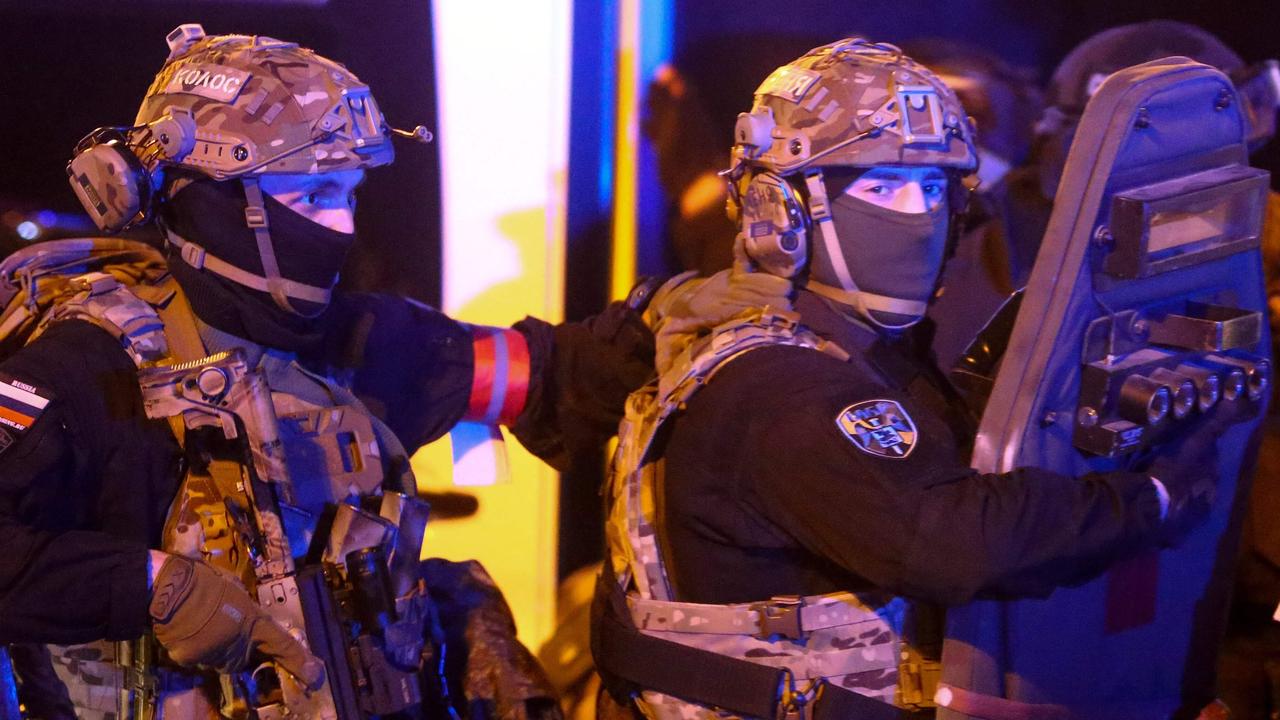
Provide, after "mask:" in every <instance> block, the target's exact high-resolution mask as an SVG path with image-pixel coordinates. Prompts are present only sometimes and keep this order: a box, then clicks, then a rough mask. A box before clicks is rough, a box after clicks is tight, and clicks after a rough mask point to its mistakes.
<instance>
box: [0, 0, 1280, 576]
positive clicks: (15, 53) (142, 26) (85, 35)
mask: <svg viewBox="0 0 1280 720" xmlns="http://www.w3.org/2000/svg"><path fill="white" fill-rule="evenodd" d="M437 1H439V2H463V1H472V2H474V1H476V0H437ZM506 1H516V0H506ZM492 4H493V5H494V6H495V7H498V6H500V5H501V3H500V2H494V3H492ZM573 9H574V14H575V30H574V43H575V46H574V60H575V70H574V72H575V76H574V78H573V94H574V97H573V111H574V112H573V116H572V120H571V124H572V127H571V147H572V148H573V152H574V153H575V156H576V157H575V158H574V159H572V160H571V167H570V177H569V187H570V201H569V217H568V219H567V221H568V222H567V226H568V228H569V237H568V247H567V273H568V278H567V279H568V282H566V283H565V287H566V288H567V291H566V292H567V293H568V295H567V297H566V298H565V300H566V304H565V307H566V313H567V316H568V319H579V318H581V317H584V316H586V315H588V314H590V313H593V312H595V311H597V310H598V309H599V308H600V307H602V306H603V304H604V302H605V300H606V297H605V293H606V292H607V290H606V288H607V287H608V279H607V274H608V253H609V249H608V248H609V221H610V219H609V216H608V215H607V208H602V206H601V205H600V204H599V203H598V202H594V201H593V200H586V199H585V197H586V195H585V194H584V193H582V189H583V188H589V187H591V186H592V183H594V182H596V178H598V176H599V169H598V167H597V166H596V165H593V163H596V162H597V160H596V158H597V157H598V156H600V154H601V153H602V152H607V149H608V148H609V147H610V144H609V143H610V142H611V139H610V138H608V137H605V136H607V135H608V133H609V132H611V130H609V129H608V128H604V127H601V126H599V122H600V121H599V119H600V118H601V117H602V116H607V113H604V114H603V115H602V113H601V112H600V111H599V106H600V104H601V103H611V102H612V99H611V98H610V97H608V96H606V95H602V94H601V92H600V87H601V82H600V81H601V79H602V78H604V79H607V78H609V77H611V74H612V73H613V68H612V67H611V66H610V64H609V63H610V62H611V59H610V58H611V42H612V40H611V38H612V37H613V34H614V33H616V25H615V24H616V22H617V10H616V8H615V7H613V4H612V3H610V2H606V1H605V0H575V2H574V8H573ZM430 16H431V12H430V3H428V2H427V1H426V0H329V1H328V2H327V3H323V4H318V3H317V2H314V1H313V2H288V1H287V0H264V1H261V2H250V1H247V0H236V1H215V0H184V1H180V0H127V1H126V0H100V1H98V2H93V1H88V0H41V1H40V2H31V1H30V0H0V92H2V93H3V105H0V136H3V137H4V138H5V140H6V142H5V144H4V147H5V152H4V154H3V156H0V251H6V252H7V251H9V250H12V249H13V248H14V247H17V246H18V244H19V241H18V239H17V237H16V235H15V234H14V232H13V227H14V225H16V222H11V221H12V220H13V218H20V217H21V214H22V213H28V212H32V211H35V210H39V209H43V208H51V209H54V210H58V211H62V212H68V213H75V212H78V207H77V204H76V202H75V200H74V197H73V195H72V194H71V192H70V191H69V188H68V186H67V182H66V177H65V174H64V171H63V167H64V165H65V163H66V161H67V160H68V158H69V155H70V153H71V150H72V148H73V147H74V145H75V143H76V141H77V140H78V139H79V138H80V137H81V136H83V135H84V134H85V133H87V132H88V131H89V130H91V129H93V128H94V127H97V126H100V125H113V124H130V123H131V122H132V120H133V117H134V112H135V110H136V108H137V106H138V103H139V101H140V99H141V94H142V93H143V91H144V90H145V89H146V87H147V86H148V84H149V83H150V81H151V78H152V77H153V75H154V74H155V72H156V71H157V70H158V69H159V68H160V65H161V64H162V62H163V61H164V58H165V55H166V54H167V48H166V46H165V42H164V36H165V34H166V33H167V32H168V31H169V30H171V29H172V28H173V27H175V26H176V25H178V24H180V23H184V22H199V23H202V24H203V25H204V27H205V29H206V31H208V32H209V33H210V34H218V33H246V34H265V35H271V36H274V37H278V38H281V39H286V40H294V41H298V42H300V43H302V44H303V45H306V46H309V47H312V48H314V49H315V50H317V51H319V52H320V53H322V54H324V55H327V56H330V57H333V58H335V59H338V60H341V61H344V62H345V63H346V64H347V65H348V66H349V67H350V68H351V69H352V70H353V71H355V72H356V73H357V74H358V75H359V76H360V77H361V78H362V79H363V80H365V81H366V82H367V83H369V85H370V86H371V87H372V88H373V90H374V93H375V96H376V97H377V98H378V102H379V104H380V105H381V107H382V109H383V111H384V112H385V114H386V116H387V118H388V120H389V121H390V122H391V123H392V124H393V125H395V126H397V127H405V128H411V127H413V126H414V125H415V124H418V123H422V124H425V125H427V126H428V127H435V126H436V122H435V117H436V113H435V98H434V83H433V78H432V74H431V70H430V68H431V57H432V55H431V53H432V50H431V44H432V43H431V17H430ZM672 16H673V17H674V19H675V20H674V27H673V28H672V32H673V40H674V42H673V48H674V50H673V55H674V57H673V62H674V64H675V65H676V66H677V67H679V68H680V69H681V70H682V71H683V72H685V73H686V75H687V76H688V77H689V79H690V80H691V81H692V82H693V84H695V85H696V86H697V87H698V89H699V90H700V91H701V93H702V97H703V99H704V101H705V103H706V106H707V109H708V110H709V111H710V113H711V117H712V118H714V121H715V122H717V123H719V125H718V127H717V132H718V133H719V135H718V136H719V137H722V138H725V140H726V142H725V144H726V146H727V139H728V138H729V137H730V131H731V129H732V126H733V121H734V118H735V116H736V114H737V113H738V112H740V111H742V110H746V109H747V108H748V107H749V105H750V98H751V92H752V90H753V89H754V87H755V86H756V85H757V84H758V83H759V82H760V80H761V79H763V78H764V77H765V76H766V75H767V74H768V72H769V71H770V70H772V69H773V68H774V67H776V66H777V65H779V64H782V63H784V62H787V61H788V60H790V59H792V58H794V57H795V56H797V55H798V54H800V53H802V52H803V51H805V50H807V49H809V48H810V47H813V46H815V45H819V44H822V43H825V42H829V41H831V40H834V39H837V38H839V37H843V36H846V35H850V34H861V35H864V36H867V37H870V38H872V39H876V40H883V41H889V42H899V43H901V42H907V41H910V40H912V39H915V38H923V37H944V38H951V39H956V40H962V41H968V42H972V43H976V44H978V45H980V46H983V47H986V48H988V49H990V50H992V51H994V52H996V53H997V54H999V55H1001V56H1002V57H1004V58H1005V59H1006V60H1008V61H1010V62H1012V63H1014V64H1016V65H1020V66H1024V67H1027V68H1031V69H1032V70H1033V71H1034V72H1035V73H1037V74H1038V76H1039V77H1040V78H1042V79H1047V78H1048V76H1049V74H1050V73H1051V72H1052V70H1053V67H1054V66H1055V65H1056V63H1057V62H1058V60H1059V59H1060V58H1061V57H1062V56H1063V55H1064V54H1065V53H1066V52H1067V51H1068V50H1070V49H1071V48H1072V47H1073V46H1074V45H1075V44H1077V43H1078V42H1080V41H1081V40H1083V39H1085V38H1087V37H1088V36H1090V35H1092V34H1093V33H1095V32H1098V31H1099V30H1102V29H1104V28H1107V27H1110V26H1113V25H1118V24H1123V23H1129V22H1135V21H1140V20H1146V19H1153V18H1169V19H1174V20H1182V21H1185V22H1190V23H1194V24H1197V25H1200V26H1201V27H1203V28H1205V29H1207V30H1209V31H1210V32H1213V33H1215V34H1216V35H1218V36H1219V37H1221V38H1222V39H1223V40H1224V41H1226V43H1227V44H1228V45H1230V46H1231V47H1232V48H1233V49H1235V50H1236V51H1237V52H1238V53H1239V54H1240V55H1242V56H1243V57H1244V59H1245V60H1246V62H1249V63H1253V62H1257V61H1260V60H1263V59H1266V58H1274V57H1278V56H1280V37H1278V35H1280V19H1278V18H1277V12H1276V4H1275V2H1274V0H1270V1H1267V0H1247V1H1244V2H1217V3H1209V2H1205V3H1168V2H1165V3H1159V2H1132V1H1124V0H1119V1H1118V0H1060V1H1058V2H1047V1H1043V0H1040V1H1026V0H946V1H938V0H934V1H924V0H896V1H893V2H884V1H871V2H848V1H837V0H674V7H673V11H672ZM477 51H485V52H505V53H509V54H510V55H511V59H512V60H511V68H512V72H518V68H519V52H520V49H519V48H496V49H495V48H477ZM474 81H475V82H483V81H484V78H483V77H476V78H474ZM493 103H494V105H495V107H488V108H477V109H476V112H504V111H508V112H512V113H513V118H514V117H517V116H518V109H514V108H503V107H501V103H502V98H500V97H494V98H493ZM593 106H594V107H595V111H589V110H591V109H592V108H593ZM584 109H586V110H588V111H583V110H584ZM513 137H514V136H512V137H495V138H494V139H493V153H492V155H491V156H490V157H486V158H477V159H476V161H477V162H486V163H492V164H493V167H494V174H493V176H494V184H495V188H500V187H501V182H502V173H501V167H500V165H498V164H497V163H498V162H499V161H500V159H501V145H502V143H504V142H514V141H515V140H514V139H513ZM584 139H585V140H591V141H592V142H594V143H595V144H594V146H592V145H591V142H586V143H584V142H581V141H582V140H584ZM602 148H603V149H602ZM1278 160H1280V148H1277V147H1276V144H1273V146H1272V147H1271V148H1270V149H1269V150H1266V151H1264V152H1263V153H1261V154H1259V155H1257V156H1255V164H1258V165H1260V166H1262V167H1266V168H1270V169H1274V168H1275V167H1276V165H1277V161H1278ZM438 169H439V154H438V147H436V146H434V145H433V146H427V147H422V146H416V145H405V144H402V145H400V146H399V147H398V159H397V162H396V163H395V164H394V165H393V166H391V167H390V168H383V169H380V170H379V171H378V172H374V173H372V174H371V175H370V178H369V182H368V183H367V185H366V187H365V189H364V190H363V191H362V194H361V199H360V204H359V217H358V220H357V222H358V226H359V227H360V234H361V237H362V240H361V243H360V244H359V245H358V248H357V251H356V252H355V253H354V254H353V257H352V258H351V260H350V261H349V263H348V267H347V269H346V271H345V272H344V275H343V282H344V283H345V284H347V285H349V286H352V287H356V288H361V289H373V288H376V289H384V290H390V291H394V292H398V293H402V294H406V295H411V296H414V297H417V298H419V299H422V300H425V301H427V302H432V303H435V302H438V301H439V299H440V281H439V273H440V267H441V263H440V223H439V219H440V218H439V193H440V186H439V177H438ZM406 188H411V189H412V191H406ZM12 209H17V210H19V211H20V213H18V214H14V213H10V214H8V215H6V212H7V211H9V210H12ZM6 218H8V219H6ZM644 241H645V242H647V243H648V244H650V247H655V246H657V245H659V244H661V243H662V242H663V238H661V237H649V238H645V239H644ZM659 254H660V253H659ZM587 465H589V466H590V467H589V468H587V469H584V470H578V471H575V472H574V473H570V474H569V475H567V476H566V479H565V486H564V487H565V491H564V493H563V494H562V498H561V528H562V539H563V541H564V542H563V543H562V549H561V558H560V562H561V572H562V573H565V572H567V571H569V570H572V569H573V568H574V567H576V566H578V565H581V564H583V563H585V562H589V561H591V560H593V559H595V558H597V557H598V556H599V552H600V548H601V545H600V541H599V538H600V535H599V528H600V525H599V519H598V517H597V516H598V515H599V498H598V497H597V495H596V489H595V488H596V483H597V482H598V477H599V467H600V464H598V463H594V462H591V463H587Z"/></svg>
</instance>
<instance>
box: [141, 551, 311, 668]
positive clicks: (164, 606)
mask: <svg viewBox="0 0 1280 720" xmlns="http://www.w3.org/2000/svg"><path fill="white" fill-rule="evenodd" d="M149 611H150V613H151V619H152V628H153V629H154V630H155V635H156V639H157V640H159V641H160V644H161V645H163V646H164V648H165V649H166V650H168V651H169V657H171V658H173V660H174V661H175V662H177V663H178V664H180V665H186V666H193V665H194V666H201V667H210V668H214V669H216V670H218V671H219V672H237V671H239V670H243V669H244V668H245V667H246V665H247V664H248V662H249V652H250V651H251V650H257V651H259V652H261V653H263V654H264V655H267V656H269V657H271V658H272V659H273V660H275V661H276V662H277V663H279V664H280V666H281V667H283V668H284V669H285V670H287V671H288V672H289V673H291V674H292V675H293V676H294V677H295V678H297V679H298V681H299V682H300V683H302V684H303V685H305V686H307V687H308V688H310V689H315V688H318V687H319V686H320V684H321V683H322V682H323V681H324V663H322V662H320V660H319V659H317V658H316V657H315V656H313V655H312V654H311V653H309V652H307V649H306V648H304V647H303V646H302V644H301V643H299V642H298V641H297V640H294V639H293V638H292V637H290V636H289V633H287V632H285V630H284V628H281V627H280V626H279V625H277V624H276V623H275V621H274V620H272V619H271V618H270V617H269V616H268V615H267V613H266V611H265V610H263V609H262V607H261V606H259V605H258V603H256V602H254V600H253V599H252V598H250V597H249V595H248V593H246V592H245V591H244V589H243V588H241V587H240V586H239V585H238V584H236V583H235V581H233V580H231V579H230V578H228V577H226V576H224V575H223V574H221V573H219V572H218V571H217V570H214V569H213V568H212V567H209V566H208V565H205V564H204V563H199V562H193V561H191V560H188V559H187V558H184V557H180V556H177V555H169V556H167V557H166V559H165V561H164V564H163V565H162V566H161V567H160V571H159V573H158V574H157V575H156V579H155V583H154V584H153V586H152V592H151V606H150V608H149Z"/></svg>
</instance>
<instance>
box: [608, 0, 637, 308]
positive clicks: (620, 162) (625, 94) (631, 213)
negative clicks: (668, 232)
mask: <svg viewBox="0 0 1280 720" xmlns="http://www.w3.org/2000/svg"><path fill="white" fill-rule="evenodd" d="M640 3H641V0H619V6H618V56H617V63H618V113H617V118H616V120H615V123H614V125H615V127H616V128H617V131H618V139H617V142H616V143H615V145H614V168H615V174H614V185H613V258H612V267H611V268H610V275H609V277H610V293H609V294H610V297H612V298H613V299H615V300H616V299H620V298H624V297H626V295H627V293H628V292H629V291H630V290H631V286H632V285H635V282H636V225H637V223H636V208H637V205H638V200H639V193H637V191H636V190H637V187H636V180H637V174H638V173H637V171H636V168H637V165H638V163H637V160H638V157H639V142H640V64H639V54H640Z"/></svg>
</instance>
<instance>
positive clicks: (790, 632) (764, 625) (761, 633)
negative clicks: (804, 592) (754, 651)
mask: <svg viewBox="0 0 1280 720" xmlns="http://www.w3.org/2000/svg"><path fill="white" fill-rule="evenodd" d="M802 607H804V600H803V599H801V597H800V596H799V595H776V596H774V597H772V598H770V599H769V600H768V602H758V603H752V605H751V609H752V610H755V611H756V615H757V617H758V618H759V626H758V627H759V630H758V631H757V632H756V637H758V638H760V639H761V640H768V639H769V638H770V637H772V636H774V635H781V636H783V637H785V638H787V639H788V640H800V639H803V638H804V636H805V632H804V630H802V629H801V627H800V608H802Z"/></svg>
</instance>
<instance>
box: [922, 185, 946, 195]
mask: <svg viewBox="0 0 1280 720" xmlns="http://www.w3.org/2000/svg"><path fill="white" fill-rule="evenodd" d="M924 192H925V194H926V195H934V196H936V195H941V194H942V184H941V183H926V184H925V186H924Z"/></svg>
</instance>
